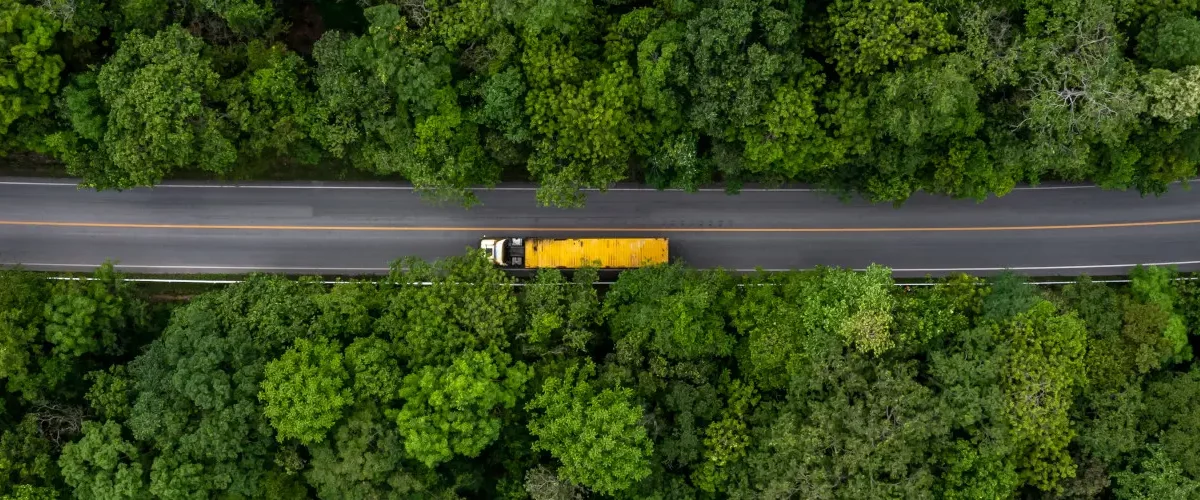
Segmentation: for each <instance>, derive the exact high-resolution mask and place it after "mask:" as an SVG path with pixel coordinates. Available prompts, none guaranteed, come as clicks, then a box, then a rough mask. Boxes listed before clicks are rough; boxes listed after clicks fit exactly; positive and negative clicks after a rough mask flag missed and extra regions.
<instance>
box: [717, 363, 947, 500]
mask: <svg viewBox="0 0 1200 500" xmlns="http://www.w3.org/2000/svg"><path fill="white" fill-rule="evenodd" d="M914 375H915V366H913V365H912V364H908V363H904V364H892V363H889V362H887V361H882V360H873V359H870V358H868V357H867V356H865V355H863V354H860V353H857V352H853V351H851V352H849V353H848V354H847V355H846V356H845V358H844V359H841V360H839V361H838V362H836V363H834V364H833V366H832V369H831V370H830V373H828V374H826V377H828V378H825V377H822V378H823V379H824V381H825V382H827V383H828V384H829V388H828V390H824V391H814V392H811V393H801V392H794V393H793V394H792V395H791V396H790V397H789V398H788V401H787V402H786V403H785V404H784V405H783V407H782V408H780V410H781V411H780V412H779V413H778V415H777V416H776V417H774V418H772V419H771V420H770V421H769V423H768V424H767V425H765V426H763V427H762V428H760V430H759V431H758V433H756V435H755V439H754V440H753V441H752V442H753V443H754V449H753V450H752V451H751V452H750V454H749V456H748V457H747V459H746V460H747V462H748V466H749V471H748V474H749V478H748V479H749V480H748V481H743V482H741V484H737V485H736V486H735V492H736V493H735V495H736V496H738V497H742V498H751V497H754V498H788V497H791V496H801V497H805V498H898V497H903V498H912V497H920V496H922V495H924V494H927V492H928V491H929V489H930V488H931V486H932V483H933V469H932V467H931V466H930V461H929V454H930V452H931V450H930V447H931V445H932V444H933V443H937V442H940V441H941V440H942V439H944V438H945V437H946V436H947V434H948V429H947V428H946V425H945V423H944V422H942V421H940V415H939V414H938V412H936V411H933V407H934V405H935V400H934V398H933V394H932V391H930V389H928V388H926V387H924V386H922V385H921V384H920V383H918V382H917V381H916V380H915V379H914Z"/></svg>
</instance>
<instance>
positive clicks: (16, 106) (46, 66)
mask: <svg viewBox="0 0 1200 500" xmlns="http://www.w3.org/2000/svg"><path fill="white" fill-rule="evenodd" d="M60 27H61V24H60V23H59V22H58V20H56V19H54V17H53V16H52V15H51V14H50V13H49V12H47V11H46V10H44V9H41V8H38V7H34V6H31V5H24V4H21V3H19V2H17V1H16V0H4V1H3V2H0V54H2V55H0V58H2V60H3V61H4V69H3V71H0V135H7V134H8V133H9V127H10V126H12V124H13V123H14V122H16V121H17V120H18V119H21V118H23V117H29V116H36V115H38V114H40V113H42V112H44V111H46V110H47V109H49V108H50V96H51V95H53V94H55V93H56V92H58V79H59V74H60V73H62V71H63V68H64V64H63V60H62V57H60V56H59V55H58V54H56V53H54V52H53V51H52V49H54V37H55V35H57V34H58V32H59V28H60ZM18 133H19V132H18Z"/></svg>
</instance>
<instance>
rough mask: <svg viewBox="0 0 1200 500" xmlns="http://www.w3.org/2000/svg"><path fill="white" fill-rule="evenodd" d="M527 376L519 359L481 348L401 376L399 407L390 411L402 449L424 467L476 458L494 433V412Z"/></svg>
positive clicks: (511, 401) (513, 399)
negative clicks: (400, 439)
mask: <svg viewBox="0 0 1200 500" xmlns="http://www.w3.org/2000/svg"><path fill="white" fill-rule="evenodd" d="M529 377H530V373H529V370H528V368H527V367H526V366H525V365H524V363H521V362H519V361H518V362H516V363H512V362H511V360H510V358H509V356H508V355H507V354H504V353H495V352H484V351H474V352H466V353H463V354H461V355H459V356H457V357H455V358H454V360H453V361H452V362H451V364H450V365H449V366H426V367H424V368H422V369H420V370H418V371H417V372H415V373H412V374H409V375H407V376H405V377H404V383H403V384H402V385H401V386H400V398H401V399H402V400H403V401H404V405H403V406H402V407H401V408H400V411H399V412H397V413H396V425H397V426H398V427H399V429H400V435H401V436H402V437H403V438H404V448H405V450H407V451H408V453H409V455H411V456H413V457H414V458H416V459H417V460H419V461H421V462H423V463H424V464H425V465H427V466H429V467H432V466H434V465H437V464H439V463H442V462H445V461H447V460H449V459H451V458H453V457H454V456H455V455H463V456H467V457H475V456H478V455H479V454H480V453H481V452H483V449H484V448H486V447H487V446H488V445H489V444H491V443H492V441H495V440H496V438H498V437H499V436H500V427H501V425H502V421H501V419H500V417H499V415H498V412H500V411H503V410H505V409H511V408H513V407H514V406H516V404H517V399H518V398H520V396H521V394H522V393H523V392H524V389H525V382H526V381H527V380H529Z"/></svg>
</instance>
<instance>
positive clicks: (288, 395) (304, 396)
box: [258, 338, 352, 444]
mask: <svg viewBox="0 0 1200 500" xmlns="http://www.w3.org/2000/svg"><path fill="white" fill-rule="evenodd" d="M348 379H349V374H348V373H347V371H346V366H345V364H344V363H343V361H342V353H341V346H339V345H336V344H334V343H332V342H329V341H320V340H318V341H315V342H314V341H310V340H308V339H304V338H299V339H296V342H295V344H294V345H292V347H291V348H290V349H288V350H287V352H285V353H284V354H283V356H281V357H280V358H279V359H276V360H274V361H271V362H270V363H267V365H266V367H265V368H264V372H263V382H262V386H261V387H262V390H261V392H259V393H258V399H259V400H261V401H262V402H263V403H264V404H265V406H264V407H263V414H264V415H265V416H266V417H267V418H268V419H270V421H271V425H272V426H273V427H275V431H276V435H275V437H276V438H277V439H278V440H279V441H284V440H285V439H288V438H296V439H298V440H300V442H302V443H305V444H311V443H317V442H320V441H321V440H323V439H324V438H325V435H326V433H328V432H329V429H330V428H332V427H333V425H334V424H335V423H337V421H338V420H339V419H341V417H342V408H343V407H345V406H347V405H349V404H350V403H351V402H352V396H351V395H350V391H349V389H348V388H347V387H346V385H347V382H348Z"/></svg>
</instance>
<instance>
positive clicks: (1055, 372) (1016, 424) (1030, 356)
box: [1000, 301, 1087, 491]
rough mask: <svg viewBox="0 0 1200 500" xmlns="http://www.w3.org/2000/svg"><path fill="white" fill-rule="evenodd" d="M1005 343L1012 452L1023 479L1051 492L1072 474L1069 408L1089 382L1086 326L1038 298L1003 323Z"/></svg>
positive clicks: (1005, 375)
mask: <svg viewBox="0 0 1200 500" xmlns="http://www.w3.org/2000/svg"><path fill="white" fill-rule="evenodd" d="M1000 335H1001V337H1002V338H1004V339H1005V341H1006V342H1007V343H1008V344H1009V358H1008V359H1007V360H1006V361H1005V364H1004V369H1003V374H1004V375H1003V387H1004V392H1005V399H1006V402H1005V416H1006V418H1007V420H1008V423H1009V425H1010V426H1011V428H1012V433H1013V441H1014V446H1016V450H1017V451H1016V452H1017V453H1019V454H1020V455H1021V456H1023V457H1024V458H1023V460H1022V461H1021V465H1022V466H1021V469H1020V471H1021V475H1022V477H1023V479H1024V480H1025V481H1026V482H1027V483H1029V484H1031V485H1033V486H1036V487H1038V488H1040V489H1042V490H1045V491H1053V490H1054V489H1055V488H1056V487H1057V485H1058V482H1059V481H1060V480H1062V479H1064V478H1068V477H1072V476H1074V475H1075V464H1074V462H1073V461H1072V460H1071V457H1070V456H1069V455H1068V454H1067V445H1068V444H1070V442H1071V439H1072V438H1073V437H1074V436H1075V431H1074V430H1073V429H1072V423H1071V418H1070V409H1071V404H1072V401H1073V399H1074V397H1075V395H1076V394H1077V391H1078V390H1079V389H1080V388H1081V387H1082V386H1084V385H1085V384H1086V383H1087V375H1086V370H1085V369H1084V364H1083V356H1084V353H1085V352H1086V349H1087V330H1086V326H1085V325H1084V323H1083V321H1081V320H1080V319H1079V318H1078V317H1077V316H1076V315H1075V314H1074V313H1071V312H1067V313H1065V314H1064V313H1061V312H1059V311H1058V310H1057V308H1055V306H1054V304H1052V303H1050V302H1048V301H1041V302H1038V303H1036V304H1035V305H1034V306H1033V307H1032V308H1030V309H1029V310H1028V311H1026V312H1024V313H1021V314H1018V315H1017V316H1016V317H1014V318H1013V319H1011V320H1010V321H1008V322H1007V323H1006V324H1004V325H1003V326H1002V327H1001V330H1000Z"/></svg>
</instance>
